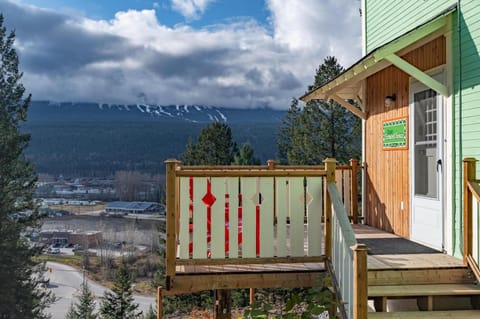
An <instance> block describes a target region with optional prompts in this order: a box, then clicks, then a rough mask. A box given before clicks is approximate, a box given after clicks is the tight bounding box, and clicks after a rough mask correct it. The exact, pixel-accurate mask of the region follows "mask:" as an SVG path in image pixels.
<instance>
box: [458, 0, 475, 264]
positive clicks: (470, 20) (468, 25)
mask: <svg viewBox="0 0 480 319" xmlns="http://www.w3.org/2000/svg"><path fill="white" fill-rule="evenodd" d="M458 11H459V17H460V18H459V19H458V20H459V22H460V35H459V30H458V23H457V17H455V23H454V24H455V26H454V28H453V30H454V31H453V32H454V33H453V39H454V45H453V48H452V53H453V56H454V92H455V93H454V99H453V100H454V106H453V107H454V121H455V123H454V127H455V128H454V130H455V132H454V136H455V147H454V150H453V151H454V164H455V168H454V172H453V174H454V194H453V196H454V199H455V202H454V206H453V207H452V209H453V211H454V221H453V222H454V230H455V229H457V231H456V232H455V233H454V238H453V240H454V243H455V245H454V248H455V251H454V253H455V255H457V256H460V255H461V254H462V250H463V248H462V237H461V236H462V233H461V229H460V230H459V228H460V227H461V226H462V224H463V220H462V209H463V202H462V199H463V189H462V185H463V182H462V181H463V165H462V160H463V158H465V157H476V158H477V159H480V72H479V71H478V70H480V56H479V51H480V6H478V1H477V0H463V1H460V7H459V10H458ZM460 71H461V74H460ZM479 174H480V165H477V176H480V175H479Z"/></svg>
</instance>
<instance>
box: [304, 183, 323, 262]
mask: <svg viewBox="0 0 480 319" xmlns="http://www.w3.org/2000/svg"><path fill="white" fill-rule="evenodd" d="M307 191H308V193H309V194H310V196H312V200H311V202H310V205H308V206H307V227H308V256H320V255H321V254H322V227H323V225H322V215H323V194H322V192H323V178H321V177H310V178H308V179H307Z"/></svg>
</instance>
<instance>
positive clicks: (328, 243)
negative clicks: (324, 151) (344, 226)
mask: <svg viewBox="0 0 480 319" xmlns="http://www.w3.org/2000/svg"><path fill="white" fill-rule="evenodd" d="M323 162H324V163H325V171H326V172H327V175H326V178H325V187H324V191H325V210H324V211H325V255H326V256H327V257H332V200H331V198H330V193H329V192H328V183H334V182H335V166H336V163H337V161H336V160H335V159H334V158H327V159H325V160H324V161H323Z"/></svg>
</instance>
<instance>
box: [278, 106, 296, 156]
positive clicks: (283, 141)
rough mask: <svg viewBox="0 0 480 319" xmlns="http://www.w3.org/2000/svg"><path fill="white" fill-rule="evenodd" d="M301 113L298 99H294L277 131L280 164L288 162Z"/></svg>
mask: <svg viewBox="0 0 480 319" xmlns="http://www.w3.org/2000/svg"><path fill="white" fill-rule="evenodd" d="M299 114H300V108H299V107H298V100H297V99H296V98H293V99H292V102H291V105H290V108H289V109H288V111H287V114H286V115H285V117H284V118H283V120H282V125H281V126H280V128H279V129H278V132H277V148H278V153H277V161H279V162H280V164H288V163H289V160H288V153H289V151H290V149H291V147H292V145H293V144H292V143H293V141H292V139H293V136H294V130H295V129H296V125H297V119H298V116H299Z"/></svg>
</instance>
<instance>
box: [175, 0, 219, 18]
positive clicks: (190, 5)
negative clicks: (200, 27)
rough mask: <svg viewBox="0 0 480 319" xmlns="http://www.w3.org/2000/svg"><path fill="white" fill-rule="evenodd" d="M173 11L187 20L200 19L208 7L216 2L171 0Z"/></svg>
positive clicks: (209, 0)
mask: <svg viewBox="0 0 480 319" xmlns="http://www.w3.org/2000/svg"><path fill="white" fill-rule="evenodd" d="M170 1H171V3H172V9H173V10H175V11H177V12H179V13H180V14H181V15H183V16H184V17H185V18H187V19H190V20H194V19H198V18H199V17H200V16H201V15H202V14H203V12H205V9H206V8H207V6H208V5H209V4H210V3H211V2H213V1H214V0H170Z"/></svg>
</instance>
